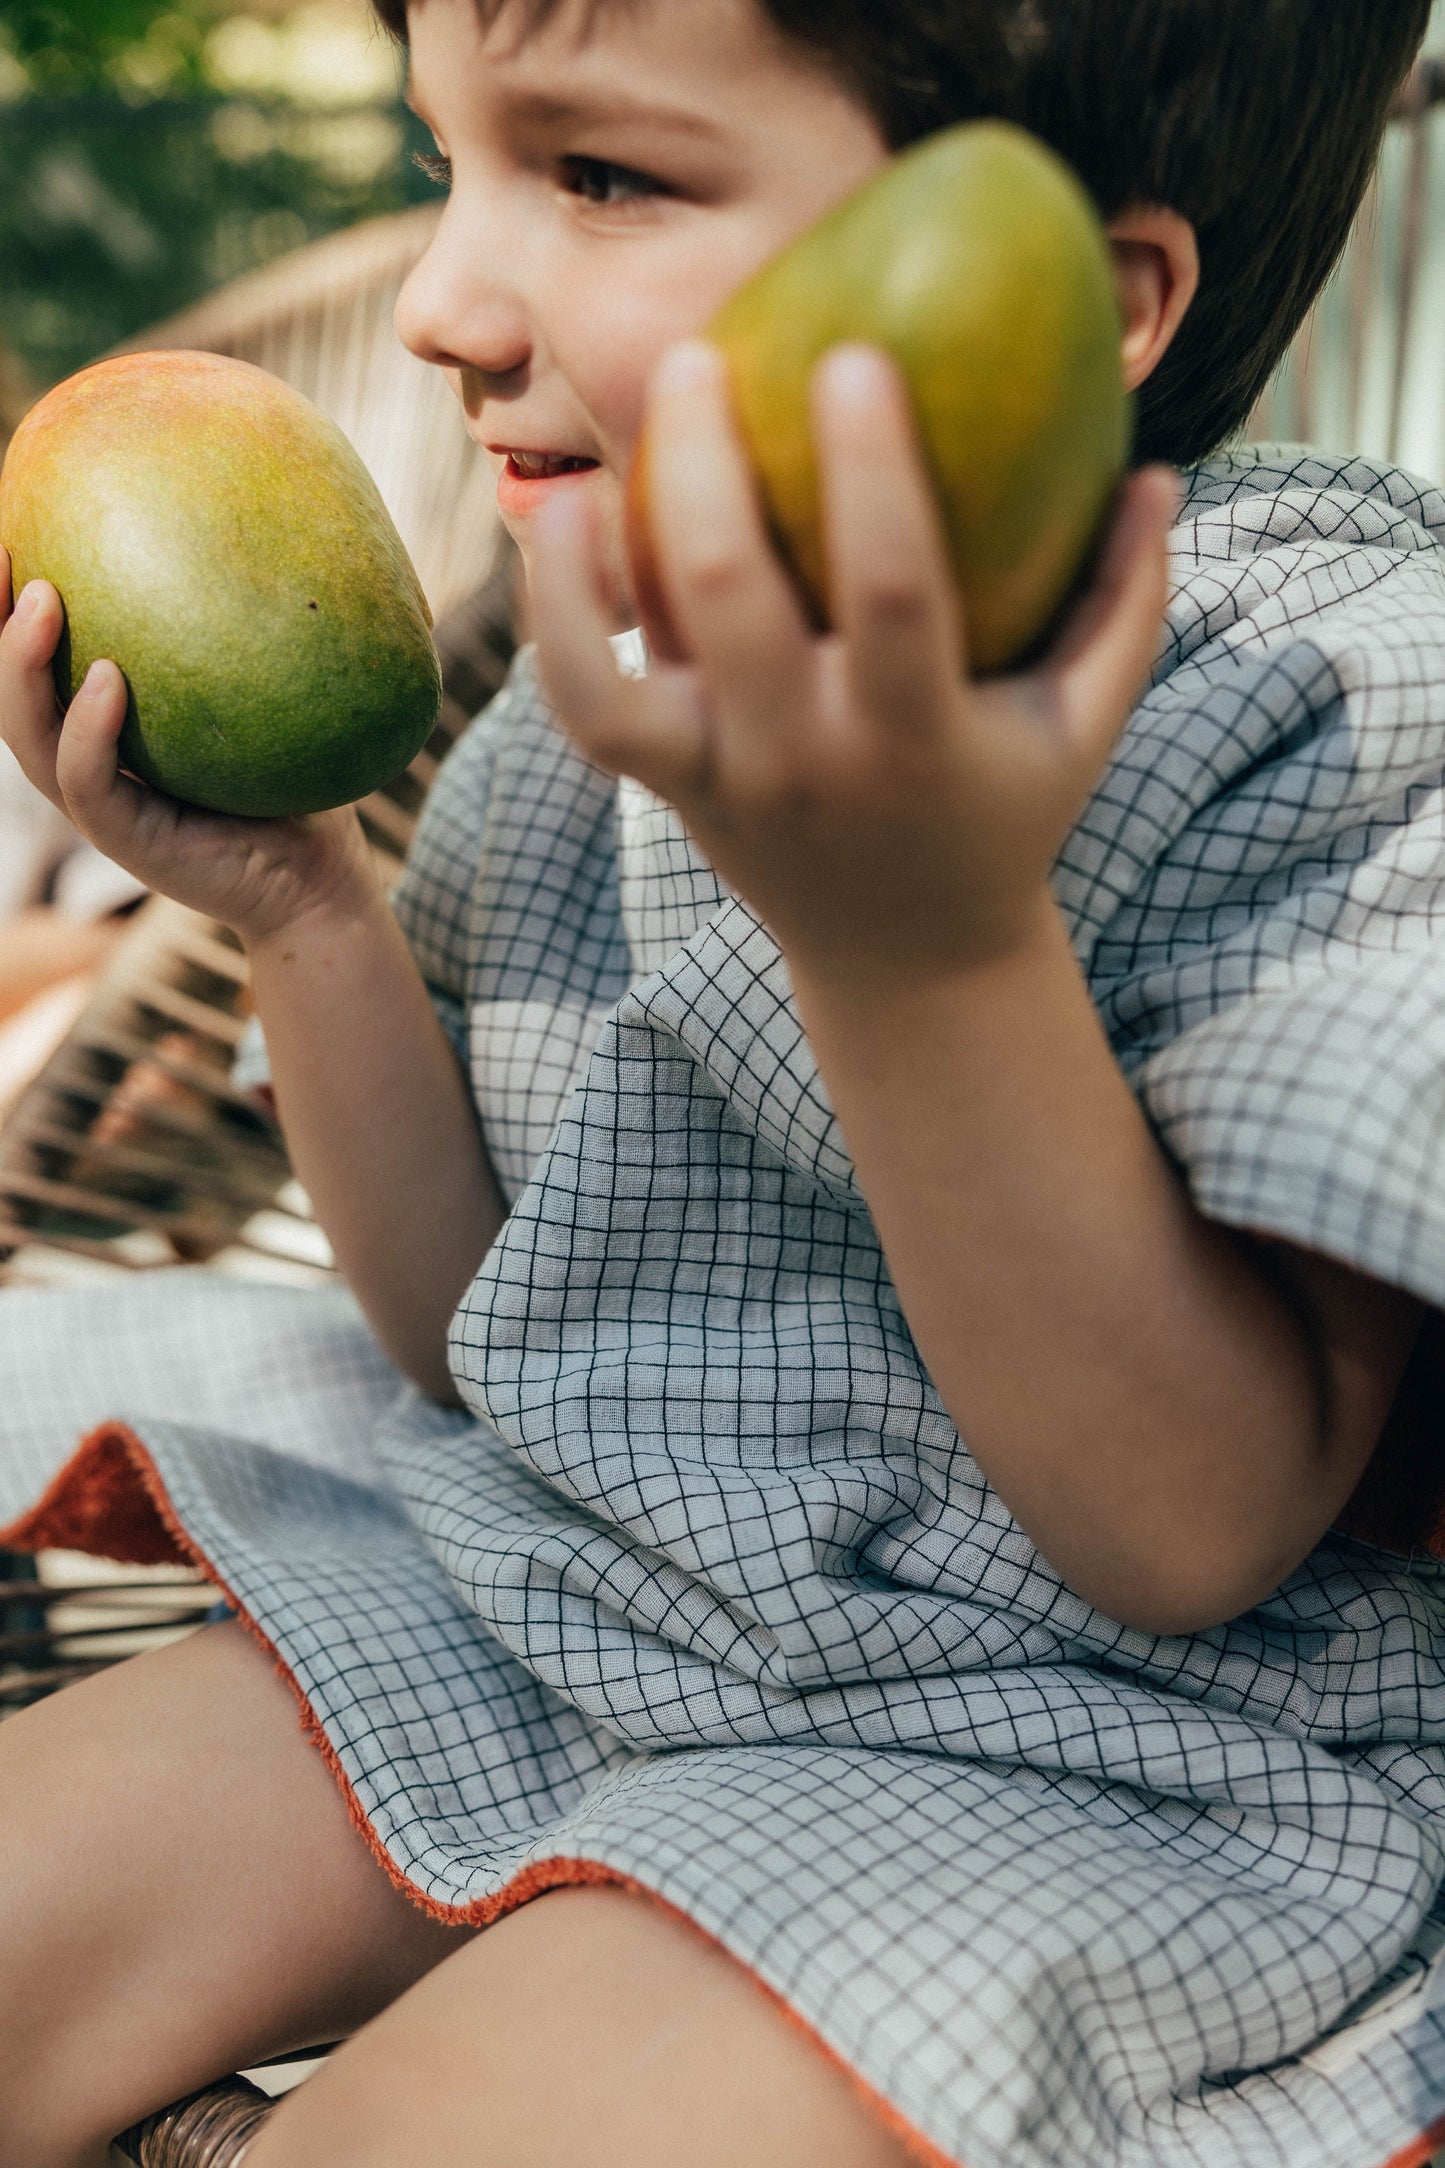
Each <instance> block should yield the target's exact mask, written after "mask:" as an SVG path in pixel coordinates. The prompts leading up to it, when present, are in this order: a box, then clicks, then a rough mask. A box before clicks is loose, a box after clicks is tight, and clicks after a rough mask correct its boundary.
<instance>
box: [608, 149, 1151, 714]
mask: <svg viewBox="0 0 1445 2168" xmlns="http://www.w3.org/2000/svg"><path fill="white" fill-rule="evenodd" d="M1121 334H1122V323H1121V317H1120V310H1119V303H1118V298H1117V294H1116V290H1115V285H1114V277H1113V268H1112V263H1111V260H1110V254H1109V247H1108V242H1107V240H1106V238H1105V235H1104V232H1103V229H1102V227H1101V225H1100V222H1099V219H1098V217H1097V215H1096V213H1095V211H1094V207H1093V204H1092V202H1091V200H1090V198H1089V197H1088V195H1087V194H1086V193H1085V190H1084V188H1083V187H1082V185H1081V184H1080V182H1079V181H1078V180H1077V179H1076V178H1075V176H1074V174H1073V173H1072V172H1071V171H1070V169H1069V168H1068V167H1067V166H1066V165H1064V163H1063V162H1062V161H1061V160H1060V159H1059V158H1057V157H1056V156H1055V155H1054V153H1053V152H1052V151H1050V150H1048V149H1047V148H1046V147H1045V146H1044V145H1043V144H1042V143H1040V142H1039V141H1038V140H1037V139H1036V138H1035V137H1033V136H1031V135H1029V134H1027V133H1026V132H1025V131H1024V130H1022V129H1020V128H1015V127H1013V126H1011V125H1009V124H1007V123H1004V122H998V121H973V122H965V123H963V124H962V125H960V126H958V127H954V128H948V129H945V130H944V131H943V132H942V133H940V134H938V135H934V136H930V137H928V138H927V139H925V140H924V141H923V142H921V143H918V144H916V145H915V146H913V147H912V148H911V149H909V150H907V151H905V152H904V153H903V154H902V155H901V156H899V157H898V158H896V159H894V160H892V161H891V162H890V164H888V165H887V166H885V167H883V168H882V169H881V170H880V171H879V172H878V173H877V174H876V175H874V176H873V177H872V178H871V179H870V180H869V181H867V182H865V183H864V185H863V186H862V188H860V189H859V190H857V191H856V192H855V193H854V194H853V195H851V196H849V197H847V198H846V199H845V200H844V201H843V202H842V203H841V204H839V205H837V206H836V207H835V208H834V209H833V210H832V211H830V212H829V213H828V214H827V215H826V216H825V217H824V218H823V219H822V220H821V221H820V222H819V223H818V224H817V225H816V226H814V227H812V228H811V229H810V230H809V231H808V232H806V233H804V234H803V235H802V236H801V237H800V238H799V239H797V240H795V241H794V242H792V243H791V244H790V245H789V246H788V247H787V248H786V249H784V250H783V252H782V253H781V254H780V255H778V256H775V257H774V258H773V259H772V260H771V261H770V262H769V263H767V264H765V265H764V266H763V268H762V269H761V270H760V271H758V272H757V273H756V274H755V275H754V276H753V277H752V278H751V279H750V280H749V281H748V283H747V284H746V285H745V286H743V287H742V288H741V289H740V290H739V291H738V292H737V293H736V294H735V295H734V296H733V297H732V299H731V300H730V301H728V302H727V303H726V304H725V305H724V307H723V308H722V310H721V312H720V313H719V314H718V315H717V316H716V317H714V319H713V321H712V322H711V324H710V325H709V326H708V327H707V329H706V331H705V332H704V334H703V336H704V337H706V338H708V339H711V340H712V341H713V342H714V343H715V344H716V345H717V346H719V347H720V348H721V349H722V352H723V353H724V355H725V356H726V358H727V362H728V368H729V376H730V381H731V388H732V394H733V400H734V405H735V410H736V415H737V420H738V423H739V426H740V428H741V432H742V435H743V438H744V440H745V442H746V445H747V448H748V452H749V455H750V457H751V460H752V462H753V465H754V467H755V469H756V474H757V479H758V482H759V484H760V489H761V497H762V503H763V508H764V511H765V513H766V516H767V520H768V524H769V527H770V530H771V532H772V536H773V539H774V541H775V543H776V545H777V547H778V550H779V552H780V554H781V556H782V557H783V559H784V562H785V563H786V564H787V565H788V567H789V569H790V570H791V571H792V573H793V574H794V576H795V578H796V580H797V582H798V585H799V587H800V589H801V591H802V594H803V597H804V598H805V600H806V602H807V605H808V607H809V611H810V613H811V616H812V618H813V621H814V622H815V624H817V625H819V626H826V625H827V624H828V623H829V621H830V613H829V600H828V598H829V581H828V564H827V550H826V546H825V541H824V531H823V517H822V509H821V504H820V497H819V479H818V467H817V459H816V454H815V449H814V442H813V433H812V428H811V423H810V416H809V403H808V392H809V384H810V381H811V379H812V376H813V372H814V370H815V369H816V367H817V364H818V362H819V361H820V360H821V359H822V357H823V356H824V354H826V353H827V352H828V351H829V349H830V348H832V347H834V346H837V345H839V344H841V343H844V342H851V341H854V340H860V341H864V342H866V343H868V344H870V345H873V346H878V347H882V348H883V349H884V350H885V351H886V352H887V353H888V354H890V355H891V356H892V358H893V360H894V361H895V362H896V363H897V365H898V367H899V368H900V370H901V371H902V373H903V377H904V379H905V381H906V383H907V386H908V389H909V393H910V396H911V399H912V404H913V409H914V414H915V418H916V421H917V425H918V431H919V437H920V442H921V448H922V452H923V458H924V463H925V465H926V467H927V469H928V471H929V474H930V477H931V480H932V483H933V486H934V490H935V493H936V497H937V502H938V505H939V508H940V511H941V513H942V518H943V526H944V530H945V535H946V540H947V547H948V553H949V557H950V560H951V564H952V570H953V575H954V579H955V582H956V585H957V589H958V594H959V597H960V599H961V601H962V605H963V614H964V620H965V625H966V633H967V643H968V655H969V661H970V666H971V667H972V668H973V669H974V670H976V671H979V672H991V671H998V670H1004V669H1007V668H1009V667H1010V666H1012V665H1016V664H1018V663H1020V662H1021V661H1023V660H1024V659H1026V658H1027V657H1028V656H1029V655H1030V654H1031V652H1033V651H1034V650H1035V649H1037V648H1038V647H1039V645H1040V643H1041V642H1042V641H1043V639H1044V638H1045V636H1046V635H1047V633H1048V631H1049V630H1050V628H1051V627H1052V626H1053V625H1054V623H1055V622H1056V620H1057V619H1058V617H1059V614H1060V612H1061V610H1062V609H1063V607H1064V606H1065V604H1066V603H1067V602H1068V601H1069V599H1070V597H1071V596H1072V594H1073V593H1074V591H1075V589H1076V587H1077V585H1078V583H1079V580H1080V577H1081V574H1082V573H1083V571H1084V569H1085V567H1086V565H1087V562H1088V560H1089V557H1090V554H1091V552H1092V550H1093V548H1094V545H1095V543H1096V542H1097V539H1098V536H1099V532H1100V529H1101V526H1102V525H1103V523H1104V520H1105V518H1106V515H1107V513H1108V511H1109V508H1110V505H1111V502H1112V500H1113V498H1114V496H1115V493H1116V490H1117V488H1118V484H1119V481H1120V478H1121V476H1122V474H1123V472H1124V470H1125V468H1126V466H1127V464H1128V461H1129V456H1130V451H1131V447H1132V441H1133V412H1132V402H1131V400H1130V399H1129V396H1128V394H1127V393H1126V391H1125V388H1124V380H1123V365H1122V360H1121V355H1120V340H1121ZM650 473H651V454H650V450H649V447H648V443H647V439H646V435H645V433H644V437H643V441H642V443H641V445H640V446H639V449H638V455H637V458H636V460H635V462H634V466H633V471H632V475H631V477H630V482H629V493H628V501H629V520H628V536H629V545H630V553H631V558H632V569H633V580H634V586H635V589H636V594H637V600H638V603H639V606H640V608H641V610H642V615H643V620H644V623H645V625H647V627H648V629H649V631H650V632H651V633H652V635H653V644H654V646H655V647H659V648H660V649H661V651H662V652H664V653H666V652H668V651H669V650H671V651H672V652H674V653H675V652H676V644H675V642H676V636H675V633H674V632H673V631H672V630H671V628H670V620H669V614H668V610H667V603H666V598H665V595H664V592H663V588H662V582H661V579H660V576H659V571H658V565H657V559H656V551H655V547H654V543H653V538H652V533H651V519H650V513H649V490H650V486H651V485H650Z"/></svg>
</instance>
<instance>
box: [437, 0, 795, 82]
mask: <svg viewBox="0 0 1445 2168" xmlns="http://www.w3.org/2000/svg"><path fill="white" fill-rule="evenodd" d="M407 25H408V31H409V42H410V44H411V48H412V61H413V68H414V69H415V66H416V62H417V59H418V57H419V53H418V49H419V48H420V49H421V57H422V59H423V65H425V53H426V49H427V48H428V47H433V46H436V45H439V43H440V41H441V36H445V38H446V41H447V43H448V45H449V47H450V49H451V51H452V52H453V53H455V52H456V51H457V50H458V44H457V41H458V39H459V38H465V40H466V42H467V44H469V45H470V46H471V48H472V52H473V56H474V57H475V59H477V60H478V61H483V62H485V63H487V64H488V66H489V68H492V69H496V68H516V67H522V66H534V65H535V66H547V67H556V66H559V65H562V66H566V67H567V68H569V69H573V70H578V71H580V72H582V73H590V72H593V71H594V70H595V69H596V68H597V67H599V66H606V65H607V64H608V63H616V62H620V63H622V64H624V65H629V66H633V67H639V66H640V67H648V68H670V69H672V70H677V69H679V68H680V67H681V66H683V65H684V64H685V63H686V62H688V61H690V62H691V63H692V65H691V67H690V68H688V69H687V72H688V73H692V74H699V73H701V72H702V70H703V69H704V68H710V69H716V68H718V67H721V68H722V69H723V70H724V71H725V72H724V74H723V76H722V77H720V78H717V77H715V83H716V87H717V88H718V89H719V90H725V89H726V88H727V87H728V84H729V82H730V80H731V79H732V78H734V77H737V76H745V77H746V76H752V75H755V74H759V73H768V72H772V73H777V74H781V75H792V76H794V77H796V76H798V75H800V74H809V75H817V74H818V73H820V72H822V70H821V63H820V60H819V57H818V56H817V55H814V54H812V53H809V52H808V51H806V50H805V49H804V48H803V47H802V46H800V45H798V44H796V43H795V42H794V41H793V40H791V39H788V38H786V37H785V36H784V34H783V32H782V31H781V30H780V29H779V28H778V26H777V24H776V23H775V22H774V21H773V19H772V17H771V16H770V15H769V14H768V13H767V11H766V9H765V7H764V5H763V4H762V0H409V5H408V8H407ZM468 33H469V34H468ZM438 34H440V35H438Z"/></svg>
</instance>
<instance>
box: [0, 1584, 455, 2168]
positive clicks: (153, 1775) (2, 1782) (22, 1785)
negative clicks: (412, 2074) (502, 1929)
mask: <svg viewBox="0 0 1445 2168" xmlns="http://www.w3.org/2000/svg"><path fill="white" fill-rule="evenodd" d="M0 1887H3V1889H4V1892H5V1898H4V1903H3V1905H0V2101H3V2103H4V2111H3V2115H0V2126H3V2127H0V2168H91V2163H92V2162H97V2163H98V2162H99V2161H101V2160H103V2159H104V2145H105V2141H107V2140H108V2139H109V2138H110V2137H111V2136H112V2135H113V2134H114V2133H115V2132H116V2131H117V2130H121V2129H125V2128H126V2127H127V2126H128V2125H129V2124H131V2123H133V2122H136V2121H138V2120H139V2119H140V2118H141V2117H142V2116H144V2115H147V2114H149V2113H151V2112H153V2111H154V2110H155V2109H157V2108H160V2107H163V2106H164V2105H165V2104H166V2102H167V2101H169V2100H173V2099H176V2098H178V2097H180V2096H181V2095H183V2094H185V2093H187V2092H190V2091H192V2090H194V2089H195V2088H196V2087H197V2086H199V2085H203V2084H205V2083H207V2082H209V2081H210V2080H211V2079H212V2078H215V2077H217V2076H220V2075H222V2074H223V2073H224V2072H226V2071H228V2070H232V2069H235V2068H236V2067H238V2065H239V2066H244V2065H245V2064H246V2063H248V2062H253V2061H259V2060H261V2059H262V2057H263V2056H265V2055H268V2054H271V2053H273V2052H280V2051H282V2050H284V2049H286V2048H288V2047H290V2046H292V2045H300V2044H303V2043H305V2042H307V2041H313V2040H316V2039H319V2038H336V2037H338V2036H339V2035H340V2034H342V2033H344V2032H346V2031H348V2030H350V2029H351V2028H352V2027H353V2026H355V2025H357V2024H361V2023H364V2022H365V2021H366V2019H367V2018H369V2017H371V2016H372V2015H373V2014H374V2013H375V2011H376V2010H378V2009H380V2008H383V2007H384V2006H385V2004H386V2002H388V2001H389V2000H391V1999H392V1997H394V1996H395V1995H397V1994H399V1993H401V1992H402V1991H403V1990H404V1989H405V1988H406V1987H408V1986H410V1985H411V1983H412V1982H413V1981H414V1980H416V1979H417V1978H419V1977H420V1976H421V1974H422V1973H423V1972H425V1971H426V1970H427V1969H428V1967H429V1966H430V1965H432V1964H435V1963H436V1962H437V1961H438V1959H439V1958H440V1957H442V1956H443V1955H445V1954H447V1952H448V1951H449V1950H450V1949H452V1948H453V1947H455V1946H456V1941H457V1937H456V1936H455V1935H454V1934H448V1933H447V1932H446V1931H445V1930H442V1929H440V1928H438V1927H436V1926H435V1925H434V1923H432V1922H430V1921H428V1920H425V1919H424V1918H423V1917H422V1916H421V1915H420V1914H419V1913H418V1912H416V1911H415V1909H414V1908H413V1907H412V1906H410V1905H409V1904H408V1903H407V1902H406V1900H405V1899H404V1898H403V1897H401V1896H400V1895H399V1894H398V1893H397V1892H396V1891H395V1890H394V1889H393V1888H392V1887H391V1885H390V1884H389V1883H388V1882H387V1881H386V1879H385V1877H384V1876H383V1875H382V1873H381V1871H380V1869H379V1868H378V1867H377V1866H376V1865H375V1863H374V1862H373V1861H372V1859H371V1858H370V1856H369V1854H368V1853H367V1852H366V1851H365V1848H364V1846H363V1845H362V1843H361V1841H360V1839H359V1838H358V1837H357V1835H356V1833H355V1831H354V1830H353V1829H352V1827H351V1824H350V1821H349V1819H348V1817H347V1814H346V1810H345V1806H344V1803H343V1802H342V1800H341V1797H340V1794H339V1793H338V1791H337V1789H336V1786H335V1784H334V1782H333V1780H332V1778H331V1777H330V1775H329V1774H328V1772H327V1771H326V1770H325V1768H324V1766H323V1765H322V1763H321V1761H320V1758H319V1757H318V1756H317V1755H316V1754H315V1752H314V1750H313V1749H312V1748H311V1747H310V1746H309V1744H308V1743H307V1742H306V1741H305V1740H304V1739H303V1738H302V1736H301V1733H300V1729H299V1726H298V1722H297V1712H296V1707H295V1704H294V1702H293V1700H292V1698H291V1696H290V1694H289V1692H288V1691H287V1690H286V1688H285V1687H284V1686H283V1685H282V1684H281V1683H280V1682H279V1681H278V1680H277V1679H276V1677H275V1676H274V1673H273V1671H272V1667H271V1665H270V1663H269V1661H268V1660H267V1659H266V1658H265V1656H264V1655H263V1654H262V1652H260V1651H259V1650H257V1649H256V1648H255V1647H254V1646H253V1645H252V1644H251V1643H250V1642H249V1641H248V1640H246V1639H245V1637H244V1636H243V1635H242V1634H241V1633H240V1631H239V1629H237V1628H235V1627H218V1628H212V1629H209V1630H208V1631H207V1632H206V1633H203V1634H201V1635H198V1636H196V1637H194V1638H193V1639H192V1640H189V1641H186V1642H184V1643H182V1644H179V1645H177V1646H175V1647H172V1648H168V1649H162V1650H159V1651H157V1652H155V1653H154V1654H152V1655H149V1656H145V1657H141V1658H139V1659H137V1660H136V1661H134V1662H133V1663H129V1664H124V1665H121V1666H118V1667H117V1668H116V1669H115V1670H112V1671H108V1672H105V1673H104V1674H102V1675H99V1676H97V1677H95V1678H93V1679H89V1680H86V1681H84V1682H83V1683H82V1684H80V1685H78V1686H75V1687H70V1688H67V1689H66V1691H65V1692H64V1693H62V1694H58V1695H56V1696H54V1697H53V1698H52V1699H51V1700H49V1701H46V1702H42V1703H40V1704H39V1705H38V1706H36V1707H35V1708H33V1709H29V1710H26V1711H24V1712H22V1714H21V1715H19V1716H17V1717H15V1718H13V1719H12V1720H10V1721H9V1722H7V1723H6V1724H5V1725H4V1726H3V1727H0Z"/></svg>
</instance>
